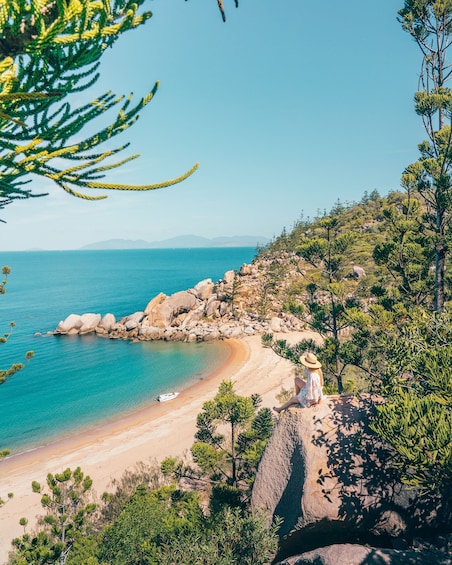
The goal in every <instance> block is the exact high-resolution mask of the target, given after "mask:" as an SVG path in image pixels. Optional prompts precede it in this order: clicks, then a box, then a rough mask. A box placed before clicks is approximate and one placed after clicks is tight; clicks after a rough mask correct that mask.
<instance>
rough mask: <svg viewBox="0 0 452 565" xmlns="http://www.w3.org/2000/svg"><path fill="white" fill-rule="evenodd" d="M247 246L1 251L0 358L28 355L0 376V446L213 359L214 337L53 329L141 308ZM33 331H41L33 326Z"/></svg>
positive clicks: (99, 415)
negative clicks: (1, 340)
mask: <svg viewBox="0 0 452 565" xmlns="http://www.w3.org/2000/svg"><path fill="white" fill-rule="evenodd" d="M254 255H255V248H251V247H246V248H244V247H235V248H219V249H218V248H208V249H139V250H114V251H36V252H4V253H2V254H1V258H0V264H1V265H8V266H9V267H10V268H11V269H12V272H11V275H10V276H9V278H8V283H7V287H6V290H7V291H6V294H4V295H1V296H0V335H2V334H3V333H5V332H8V331H9V322H11V321H14V323H15V327H14V328H13V330H12V332H11V335H10V337H9V339H8V341H7V343H6V344H0V367H1V368H2V369H6V368H7V367H9V366H10V365H11V364H12V363H14V362H18V361H24V354H25V353H26V351H28V350H33V351H34V354H35V356H34V358H33V359H32V360H31V361H30V362H28V363H27V362H26V361H25V363H26V367H25V368H24V369H23V370H22V371H20V372H19V373H17V374H16V375H15V376H14V377H13V378H12V379H11V380H9V381H8V382H7V383H6V384H4V385H2V386H0V449H1V448H4V447H8V449H10V451H11V454H13V455H14V454H16V453H20V452H22V451H25V450H29V449H33V448H35V447H38V446H42V445H46V444H48V443H50V442H52V441H56V440H57V439H60V438H62V437H65V436H68V435H73V434H76V433H79V432H80V431H81V430H84V429H89V428H92V427H96V426H98V425H100V424H102V423H104V422H106V421H111V420H113V419H115V418H117V417H118V416H119V415H124V414H126V413H130V412H133V411H136V410H139V409H140V408H142V407H143V406H145V405H149V404H150V403H152V402H155V397H156V396H157V395H158V394H159V393H161V392H165V391H169V390H180V389H181V388H184V387H187V386H189V385H190V384H192V383H193V382H195V381H196V380H199V379H200V378H202V377H203V376H204V375H205V374H207V373H209V372H211V371H213V370H214V369H215V368H216V367H218V366H220V365H221V364H222V362H223V361H224V359H225V355H226V354H227V352H226V350H225V348H222V347H220V346H219V345H218V344H215V343H209V344H183V343H166V342H143V343H131V342H126V341H120V340H109V339H104V338H99V337H96V336H94V335H86V336H72V337H69V336H53V335H46V332H49V331H53V330H54V329H55V328H56V326H57V324H58V322H59V321H60V320H63V319H64V318H66V316H68V315H69V314H71V313H76V314H84V313H87V312H93V313H99V314H102V315H103V314H106V313H108V312H111V313H112V314H114V315H115V316H116V319H119V318H121V317H122V316H125V315H128V314H132V313H134V312H137V311H143V310H144V309H145V307H146V305H147V303H148V302H149V300H151V298H153V297H154V296H155V295H156V294H158V293H159V292H164V293H165V294H168V295H169V294H172V293H173V292H176V291H178V290H185V289H188V288H190V287H193V286H194V285H195V284H196V283H197V282H199V281H200V280H203V279H205V278H211V279H212V280H213V281H214V282H215V281H217V280H219V279H220V278H222V277H223V275H224V273H225V272H226V271H228V270H230V269H239V268H240V266H241V265H242V264H243V263H249V262H251V260H252V259H253V257H254ZM36 333H41V334H42V335H41V336H37V335H35V334H36Z"/></svg>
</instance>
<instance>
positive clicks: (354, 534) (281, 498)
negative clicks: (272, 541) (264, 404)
mask: <svg viewBox="0 0 452 565" xmlns="http://www.w3.org/2000/svg"><path fill="white" fill-rule="evenodd" d="M378 401H380V399H378V398H372V397H370V396H366V397H361V398H354V397H338V396H335V397H328V398H327V399H325V400H324V401H323V402H322V403H321V404H320V405H319V406H316V407H312V408H304V409H303V408H290V409H289V410H288V411H286V412H284V413H282V414H281V415H280V417H279V421H278V423H277V425H276V427H275V430H274V432H273V435H272V437H271V438H270V440H269V442H268V444H267V447H266V449H265V452H264V455H263V457H262V460H261V463H260V465H259V469H258V472H257V475H256V480H255V483H254V487H253V493H252V501H251V502H252V506H253V507H254V508H265V509H266V510H267V511H269V513H270V515H272V517H276V516H279V517H280V518H282V524H281V526H280V535H281V552H280V556H281V557H285V556H289V555H295V554H297V553H298V554H300V553H302V551H308V550H310V549H314V548H316V547H319V546H325V545H330V544H334V543H346V542H347V541H356V540H358V539H359V540H360V541H363V540H364V541H365V542H366V543H371V544H372V545H376V546H379V545H384V544H391V540H392V539H395V538H400V537H401V536H406V537H409V536H411V535H413V534H414V533H416V534H419V533H423V532H428V531H432V530H433V529H434V528H435V527H436V526H438V525H441V524H442V523H443V520H444V519H445V518H444V516H441V513H442V508H441V504H440V501H439V500H438V499H435V497H434V496H433V495H432V496H431V497H430V498H429V497H422V498H421V497H419V496H417V493H416V492H415V491H413V490H408V489H407V488H406V487H405V486H404V485H402V484H401V482H400V481H399V477H398V473H397V471H396V470H394V469H393V468H392V467H391V451H390V449H389V447H388V446H386V445H384V444H383V443H382V442H381V441H380V440H379V439H378V438H377V437H376V436H375V435H374V434H373V433H372V431H371V430H370V428H369V420H370V419H371V418H372V416H373V413H374V406H375V402H378ZM319 563H321V562H320V561H319Z"/></svg>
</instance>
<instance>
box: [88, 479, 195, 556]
mask: <svg viewBox="0 0 452 565" xmlns="http://www.w3.org/2000/svg"><path fill="white" fill-rule="evenodd" d="M201 521H202V510H201V507H200V505H199V495H198V494H197V493H195V492H182V491H181V490H178V489H176V488H175V487H174V486H173V487H163V488H161V489H159V490H155V491H148V490H147V489H146V487H144V486H143V487H138V489H137V491H136V493H135V494H134V495H133V496H132V497H131V498H130V500H129V501H128V502H127V503H126V504H125V506H124V509H123V510H122V512H121V513H120V515H119V517H118V518H117V519H116V520H115V521H114V522H113V524H111V525H110V526H107V527H106V528H105V529H104V531H103V532H102V535H101V539H100V543H99V558H100V561H101V562H102V561H104V562H108V563H109V564H110V565H125V564H130V565H132V564H137V565H138V564H141V563H149V564H151V563H155V564H157V563H162V561H159V546H162V545H164V544H165V543H166V542H167V540H169V539H170V538H172V537H173V536H174V537H175V538H176V539H178V538H181V537H183V536H184V535H187V534H190V533H192V532H198V531H199V530H200V526H201Z"/></svg>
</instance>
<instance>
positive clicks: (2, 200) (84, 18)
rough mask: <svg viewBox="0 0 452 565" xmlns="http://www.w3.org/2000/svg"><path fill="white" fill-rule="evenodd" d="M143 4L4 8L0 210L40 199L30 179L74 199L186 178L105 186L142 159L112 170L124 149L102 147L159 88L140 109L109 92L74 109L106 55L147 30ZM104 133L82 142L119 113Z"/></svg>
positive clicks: (41, 1) (91, 0) (119, 1)
mask: <svg viewBox="0 0 452 565" xmlns="http://www.w3.org/2000/svg"><path fill="white" fill-rule="evenodd" d="M143 2H144V0H137V1H135V0H114V1H113V2H111V3H110V2H103V1H102V2H99V1H97V0H81V1H79V2H70V3H67V2H63V1H60V0H58V1H54V2H48V1H47V0H37V1H31V0H17V1H14V2H2V3H1V5H0V157H1V162H2V167H1V169H0V208H3V207H5V206H6V205H7V204H10V203H12V202H13V201H15V200H17V199H24V198H30V197H34V196H42V194H33V193H32V192H31V190H30V189H27V188H26V184H28V182H29V181H30V175H31V174H35V175H38V176H40V177H45V178H47V179H50V180H51V181H53V182H54V183H56V184H57V185H58V186H59V187H61V188H62V189H63V190H65V191H66V192H68V193H69V194H72V195H75V196H79V197H81V198H85V199H90V200H93V199H99V198H105V196H97V197H96V196H88V195H86V194H85V193H81V192H80V189H121V190H152V189H156V188H161V187H164V186H169V185H171V184H174V183H177V182H180V181H181V180H183V179H185V178H186V177H187V176H189V175H190V174H191V173H192V172H193V171H194V170H195V169H196V167H197V165H195V166H194V167H193V168H192V169H191V170H190V171H188V172H187V173H185V174H184V175H182V176H180V177H178V178H176V179H173V180H171V181H165V182H162V183H156V184H146V185H142V186H132V185H127V184H126V185H121V184H118V183H108V182H101V181H102V178H103V177H105V173H106V172H107V171H109V170H111V169H113V168H115V167H118V166H120V165H122V164H124V163H126V162H128V161H130V160H131V159H134V158H135V157H137V155H132V156H130V157H126V158H125V159H122V160H120V161H116V162H112V163H107V161H106V160H108V159H109V158H110V157H115V156H116V155H117V154H118V153H119V152H120V151H122V150H123V149H125V148H126V147H127V145H124V146H121V147H117V148H115V149H107V150H103V151H102V150H101V151H100V152H98V149H97V148H98V146H99V145H101V144H102V143H104V142H106V141H108V140H110V139H112V138H113V137H115V136H116V135H118V134H119V133H121V132H122V131H124V130H126V129H127V128H129V127H130V126H131V125H133V124H134V123H135V122H136V120H137V119H138V115H139V112H140V110H141V109H142V108H144V107H145V106H146V105H147V104H148V103H149V102H150V100H151V99H152V97H153V96H154V94H155V92H156V91H157V87H158V84H157V83H156V84H155V85H154V87H153V88H152V90H151V91H150V92H149V93H148V94H146V95H145V96H144V97H143V98H142V99H141V100H140V101H139V102H138V103H137V104H136V105H135V106H131V96H129V97H127V98H124V97H123V96H119V97H118V96H116V95H115V94H113V93H111V92H106V93H104V94H102V95H101V96H99V97H98V98H96V99H94V100H92V101H91V102H89V103H87V104H84V105H83V106H78V107H75V108H74V107H72V106H71V102H70V101H71V100H73V99H74V98H73V95H78V94H79V93H80V92H82V91H84V90H87V89H89V88H90V87H92V86H93V85H94V84H95V82H96V81H97V79H98V77H99V73H98V66H99V61H100V58H101V57H102V54H103V53H104V52H105V50H106V49H107V48H108V47H111V46H113V44H114V43H115V42H116V40H117V39H118V38H119V37H120V36H121V35H122V34H123V33H125V32H126V31H128V30H131V29H135V28H137V27H139V26H141V25H142V24H144V23H145V22H146V21H147V20H148V19H149V18H150V16H151V13H150V12H143V13H142V14H139V13H138V10H139V9H140V7H141V5H142V4H143ZM118 107H119V111H118V113H117V115H116V118H115V119H114V120H113V121H112V123H110V124H109V125H107V126H104V127H100V128H98V129H97V131H95V132H94V133H92V134H90V135H88V136H86V137H84V138H83V137H82V134H83V132H84V131H86V130H87V126H88V125H89V124H91V123H92V122H93V121H94V120H96V119H97V118H100V117H101V116H102V115H103V114H104V113H105V112H107V111H109V110H112V109H114V108H118Z"/></svg>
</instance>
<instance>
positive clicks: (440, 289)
mask: <svg viewBox="0 0 452 565" xmlns="http://www.w3.org/2000/svg"><path fill="white" fill-rule="evenodd" d="M435 253H436V265H435V311H436V312H442V311H443V310H444V301H445V299H444V273H445V270H446V253H447V250H446V245H445V243H444V239H443V237H441V236H440V239H439V241H438V242H437V244H436V246H435Z"/></svg>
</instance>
